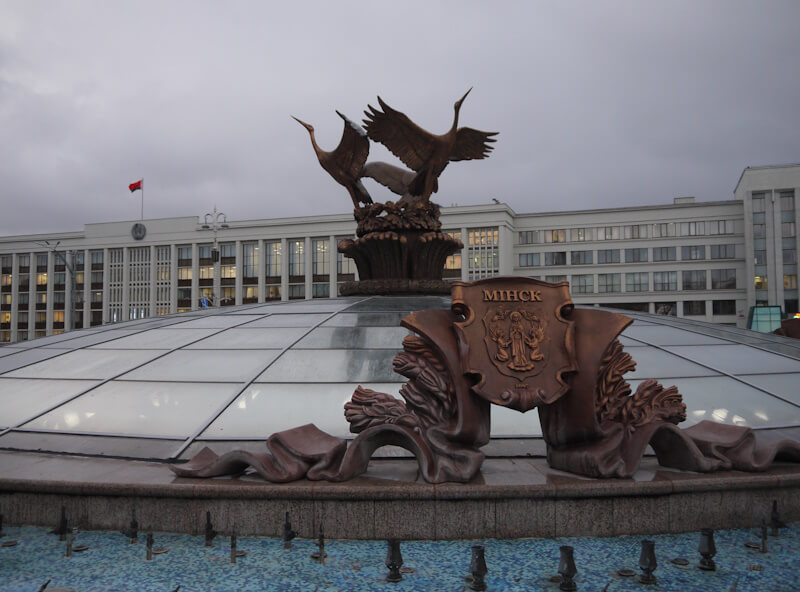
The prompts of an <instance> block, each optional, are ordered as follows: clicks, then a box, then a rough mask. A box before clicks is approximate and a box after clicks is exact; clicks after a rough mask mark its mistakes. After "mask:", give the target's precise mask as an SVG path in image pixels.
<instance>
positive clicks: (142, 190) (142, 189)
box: [141, 177, 144, 220]
mask: <svg viewBox="0 0 800 592" xmlns="http://www.w3.org/2000/svg"><path fill="white" fill-rule="evenodd" d="M141 183H142V187H141V192H142V195H141V198H142V220H144V177H142V181H141Z"/></svg>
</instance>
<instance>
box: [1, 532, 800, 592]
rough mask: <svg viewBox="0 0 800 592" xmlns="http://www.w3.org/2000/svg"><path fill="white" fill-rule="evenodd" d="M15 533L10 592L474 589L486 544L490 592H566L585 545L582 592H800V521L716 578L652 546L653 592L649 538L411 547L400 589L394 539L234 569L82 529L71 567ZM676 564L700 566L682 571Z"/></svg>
mask: <svg viewBox="0 0 800 592" xmlns="http://www.w3.org/2000/svg"><path fill="white" fill-rule="evenodd" d="M5 532H6V536H5V537H4V538H2V539H0V543H2V542H5V541H9V540H16V541H18V543H19V544H18V545H17V546H14V547H7V548H0V592H34V591H36V590H38V589H39V587H40V586H41V585H42V584H43V583H44V582H46V581H47V580H48V579H49V580H51V582H50V586H49V587H50V588H55V587H63V588H73V589H75V590H76V591H77V592H107V591H110V590H113V591H127V590H131V591H134V590H135V591H137V592H171V591H172V590H175V588H176V587H177V586H179V585H180V587H181V588H180V589H181V591H182V592H208V591H211V590H213V591H214V592H228V591H231V592H233V591H236V592H263V591H273V590H278V591H286V592H322V591H331V592H337V591H342V592H344V591H348V592H350V591H362V590H363V591H373V590H391V591H397V592H406V591H423V590H424V591H429V590H453V591H455V590H465V589H467V584H466V582H465V576H466V575H467V574H468V572H469V562H470V558H471V554H470V553H471V552H470V547H471V546H472V545H474V544H481V545H484V546H485V548H486V562H487V564H488V567H489V573H488V574H487V576H486V583H487V586H488V590H490V591H493V590H494V591H523V590H525V591H528V590H543V591H553V592H555V591H556V590H558V584H557V583H554V582H551V581H550V578H551V577H552V576H553V575H555V574H556V571H557V568H558V559H559V547H560V546H561V545H571V546H573V547H574V548H575V561H576V564H577V567H578V575H577V576H576V578H575V582H576V584H577V585H578V590H586V591H589V590H596V591H600V590H603V589H604V587H605V586H606V585H608V591H609V592H623V591H637V592H642V591H643V590H648V589H649V590H680V591H682V592H684V591H685V592H693V591H697V592H700V591H703V592H707V591H709V590H715V591H721V592H726V591H728V590H730V588H731V586H732V585H733V584H734V582H736V581H737V580H738V588H737V590H739V592H744V591H749V590H768V591H770V592H780V591H787V592H788V591H795V590H800V575H798V564H800V561H799V560H800V524H794V525H790V526H789V527H787V528H785V529H783V530H782V531H781V535H780V536H779V537H770V538H769V553H767V554H761V553H759V552H758V551H754V550H751V549H748V548H746V547H745V546H744V543H745V542H748V541H757V539H758V537H757V533H756V531H755V530H752V529H748V530H725V531H716V532H715V533H714V538H715V542H716V547H717V555H716V557H715V561H716V563H717V571H715V572H703V571H700V570H699V569H697V561H698V560H699V558H700V556H699V554H698V552H697V545H698V542H699V539H700V536H699V533H689V534H679V535H656V536H652V537H648V538H652V539H653V540H655V541H656V555H657V558H658V569H657V570H656V572H655V575H656V577H657V578H658V584H657V585H655V586H648V587H645V586H642V585H641V584H639V582H638V573H639V570H638V567H637V563H638V559H639V550H640V541H641V539H642V538H644V537H615V538H559V539H516V540H493V539H490V540H480V541H404V542H403V543H402V554H403V559H404V565H403V568H404V569H403V571H404V576H403V580H402V581H401V582H398V583H396V584H392V583H388V582H386V581H385V580H384V578H385V577H386V574H387V569H386V567H385V566H384V565H383V560H384V558H385V556H386V543H385V541H345V540H332V541H329V542H328V545H327V546H326V551H327V553H328V557H327V559H326V560H325V563H324V564H320V563H317V562H315V561H313V560H311V558H310V555H311V553H312V552H314V551H315V550H316V545H315V541H313V540H308V539H296V540H295V541H294V543H293V545H292V549H290V550H285V549H284V548H283V543H282V542H281V541H280V540H278V539H272V538H259V537H252V538H249V537H248V538H242V537H240V538H239V540H238V548H239V549H240V550H243V551H245V552H246V553H247V555H246V556H245V557H242V558H239V559H238V560H237V563H236V564H235V565H233V564H231V563H230V548H229V539H228V538H227V537H222V536H219V537H217V538H216V539H215V541H214V545H213V546H212V547H205V546H204V545H203V538H202V537H191V536H186V535H175V534H163V533H157V534H156V535H155V547H156V548H158V547H166V548H167V549H168V552H167V553H166V554H163V555H155V556H154V557H153V560H152V561H146V560H145V545H144V535H142V536H140V538H139V543H138V544H135V545H131V544H129V543H128V542H127V539H126V538H125V537H124V536H123V535H121V534H118V533H113V532H98V531H86V532H79V533H77V535H76V537H75V540H74V545H87V546H88V547H89V549H88V550H87V551H84V552H82V553H75V554H74V555H73V556H72V557H71V558H68V557H65V556H64V551H65V543H64V542H60V541H59V540H58V537H56V536H54V535H50V534H47V530H46V529H43V528H34V527H13V526H12V527H6V528H5ZM676 557H683V558H686V559H688V560H689V562H690V564H689V565H688V566H685V567H682V566H678V565H674V564H672V563H670V560H671V559H673V558H676ZM623 568H628V569H632V570H634V571H636V572H637V576H636V577H632V578H623V577H621V576H619V575H617V571H618V570H620V569H623Z"/></svg>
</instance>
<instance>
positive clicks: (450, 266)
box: [442, 230, 461, 279]
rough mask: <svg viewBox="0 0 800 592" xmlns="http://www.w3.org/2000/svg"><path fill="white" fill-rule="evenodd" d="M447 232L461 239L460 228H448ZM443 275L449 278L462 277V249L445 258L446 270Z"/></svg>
mask: <svg viewBox="0 0 800 592" xmlns="http://www.w3.org/2000/svg"><path fill="white" fill-rule="evenodd" d="M445 232H446V233H447V234H449V235H450V236H452V237H453V238H455V239H458V240H461V231H460V230H447V231H445ZM442 276H443V277H444V278H445V279H447V278H460V277H461V251H456V252H455V253H453V254H452V255H448V256H447V259H445V260H444V272H443V274H442Z"/></svg>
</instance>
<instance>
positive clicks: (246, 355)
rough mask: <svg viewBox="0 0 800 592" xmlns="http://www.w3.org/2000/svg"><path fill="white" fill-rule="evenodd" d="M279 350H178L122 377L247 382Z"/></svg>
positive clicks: (125, 378)
mask: <svg viewBox="0 0 800 592" xmlns="http://www.w3.org/2000/svg"><path fill="white" fill-rule="evenodd" d="M278 353H279V351H278V350H255V351H222V350H208V351H206V350H178V351H174V352H172V353H170V354H167V355H166V356H164V357H163V358H159V359H158V360H155V361H154V362H152V363H151V364H147V365H146V366H143V367H141V368H138V369H136V370H134V371H133V372H129V373H127V374H125V375H124V376H121V377H120V379H122V380H181V381H193V380H203V381H209V382H246V381H248V380H250V379H252V378H253V377H254V376H255V375H256V374H258V373H259V372H260V371H261V370H263V368H264V367H265V366H267V364H269V363H270V362H272V360H274V359H275V357H276V356H277V355H278Z"/></svg>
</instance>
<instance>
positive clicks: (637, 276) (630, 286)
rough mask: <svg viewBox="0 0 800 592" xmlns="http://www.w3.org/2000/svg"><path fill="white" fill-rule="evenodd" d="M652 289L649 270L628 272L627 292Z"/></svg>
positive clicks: (626, 275) (626, 279)
mask: <svg viewBox="0 0 800 592" xmlns="http://www.w3.org/2000/svg"><path fill="white" fill-rule="evenodd" d="M649 289H650V274H649V273H648V272H641V273H626V274H625V291H626V292H647V291H648V290H649Z"/></svg>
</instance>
